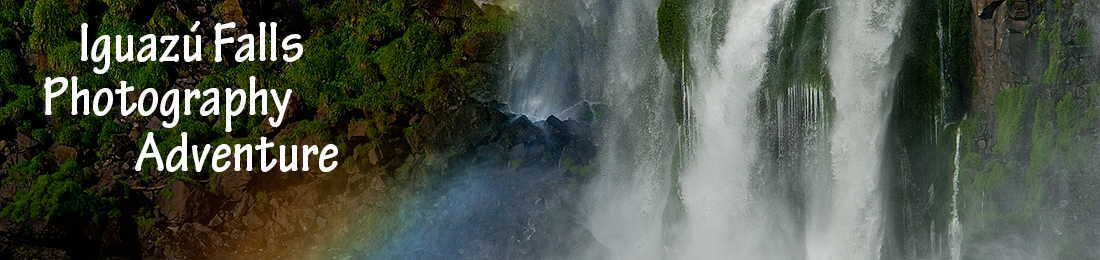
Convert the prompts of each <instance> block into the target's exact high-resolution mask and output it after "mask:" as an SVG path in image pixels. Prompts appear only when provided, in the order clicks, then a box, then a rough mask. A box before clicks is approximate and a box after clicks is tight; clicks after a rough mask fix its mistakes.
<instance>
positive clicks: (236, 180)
mask: <svg viewBox="0 0 1100 260" xmlns="http://www.w3.org/2000/svg"><path fill="white" fill-rule="evenodd" d="M251 180H252V173H250V172H248V171H225V172H222V173H221V174H218V177H217V179H216V180H215V181H216V183H217V187H218V191H220V192H221V194H222V195H224V196H226V197H228V198H229V200H230V201H241V199H243V198H244V195H245V194H246V192H245V187H246V186H248V182H249V181H251Z"/></svg>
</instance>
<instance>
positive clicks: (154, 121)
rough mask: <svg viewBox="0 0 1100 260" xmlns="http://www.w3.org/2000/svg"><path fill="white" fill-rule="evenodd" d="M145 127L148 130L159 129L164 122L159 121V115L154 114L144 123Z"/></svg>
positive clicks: (162, 126)
mask: <svg viewBox="0 0 1100 260" xmlns="http://www.w3.org/2000/svg"><path fill="white" fill-rule="evenodd" d="M145 128H148V129H149V130H160V129H162V128H164V124H163V122H161V120H160V118H159V117H155V116H154V117H153V118H151V119H149V123H147V124H145Z"/></svg>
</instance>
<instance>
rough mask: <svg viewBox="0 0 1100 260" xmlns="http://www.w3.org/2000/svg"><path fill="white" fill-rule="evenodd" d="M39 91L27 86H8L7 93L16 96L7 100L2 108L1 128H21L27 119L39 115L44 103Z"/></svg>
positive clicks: (0, 115) (0, 116) (0, 109)
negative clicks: (38, 112)
mask: <svg viewBox="0 0 1100 260" xmlns="http://www.w3.org/2000/svg"><path fill="white" fill-rule="evenodd" d="M37 90H38V89H37V88H32V87H30V86H25V85H8V86H6V87H5V93H6V94H7V95H12V96H14V99H12V100H5V101H4V104H3V105H2V107H0V126H13V127H16V126H21V125H22V123H23V122H24V120H25V119H28V118H30V116H31V115H37V111H39V110H38V107H40V105H39V104H40V103H42V101H41V100H42V99H41V97H40V96H39V95H38V91H37Z"/></svg>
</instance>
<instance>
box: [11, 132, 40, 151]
mask: <svg viewBox="0 0 1100 260" xmlns="http://www.w3.org/2000/svg"><path fill="white" fill-rule="evenodd" d="M15 144H16V145H18V146H19V148H23V149H27V148H31V147H35V146H38V141H35V140H34V139H32V138H31V137H30V136H27V135H24V134H23V133H18V134H16V136H15Z"/></svg>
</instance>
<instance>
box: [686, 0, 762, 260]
mask: <svg viewBox="0 0 1100 260" xmlns="http://www.w3.org/2000/svg"><path fill="white" fill-rule="evenodd" d="M780 2H781V1H779V0H766V1H748V0H744V1H735V2H733V3H731V4H730V20H729V24H728V26H727V30H726V35H725V42H724V44H723V45H722V46H721V47H719V49H718V51H717V57H718V64H717V66H716V67H715V68H710V69H708V68H706V67H703V68H702V69H700V70H699V72H698V73H699V75H697V77H698V78H699V80H698V84H697V85H695V86H692V87H693V89H692V97H691V98H692V100H690V102H691V105H690V107H692V109H691V111H692V115H693V116H694V121H693V122H694V123H695V124H696V125H695V129H694V130H695V131H696V133H695V137H696V138H697V139H696V140H698V142H697V143H696V144H694V145H692V147H693V148H695V150H694V151H691V157H690V160H689V161H688V163H687V165H686V166H685V169H684V172H683V175H682V178H681V184H682V187H683V194H682V196H683V202H684V210H685V217H686V219H685V223H684V227H683V230H682V232H683V233H682V238H681V239H682V241H681V242H682V247H683V248H682V249H681V250H680V252H679V253H680V255H679V257H680V258H682V259H727V258H729V257H731V256H742V257H743V258H776V257H774V256H776V254H780V253H782V252H762V251H761V249H763V248H769V247H771V246H768V245H766V244H768V243H773V242H774V241H768V240H766V239H762V238H764V237H765V236H766V235H767V234H766V230H762V229H761V228H762V225H761V224H762V223H763V222H764V221H765V220H764V219H760V218H757V217H754V215H753V213H756V212H754V211H753V210H752V209H753V205H752V204H753V203H754V201H753V200H754V198H753V196H752V194H751V193H750V192H749V189H750V187H749V185H750V183H749V180H750V174H751V171H752V164H753V162H754V161H755V158H756V153H757V149H756V147H757V145H756V143H755V140H754V138H756V135H754V132H753V131H754V128H753V127H752V125H753V124H754V122H755V121H756V120H755V119H753V118H752V115H753V113H751V112H750V111H752V110H751V109H752V104H754V102H753V101H754V97H755V94H754V93H755V92H756V91H757V90H758V89H759V88H760V83H761V81H762V79H763V76H764V70H765V68H766V67H765V66H766V65H767V60H766V58H765V56H764V54H765V53H766V52H767V50H768V44H769V43H770V42H771V39H772V37H773V35H774V34H773V32H772V31H771V30H770V29H769V28H771V26H769V24H770V23H771V21H772V18H774V15H773V14H774V13H773V10H775V8H776V7H777V5H778V4H780ZM692 47H693V49H694V50H695V52H694V53H693V54H692V57H693V60H694V61H695V63H696V64H707V62H706V61H705V60H704V59H705V58H702V57H705V56H706V55H704V54H699V52H705V51H706V50H700V49H703V48H707V46H706V43H698V42H696V43H693V45H692ZM775 246H777V247H782V245H775ZM764 251H766V250H764Z"/></svg>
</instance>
